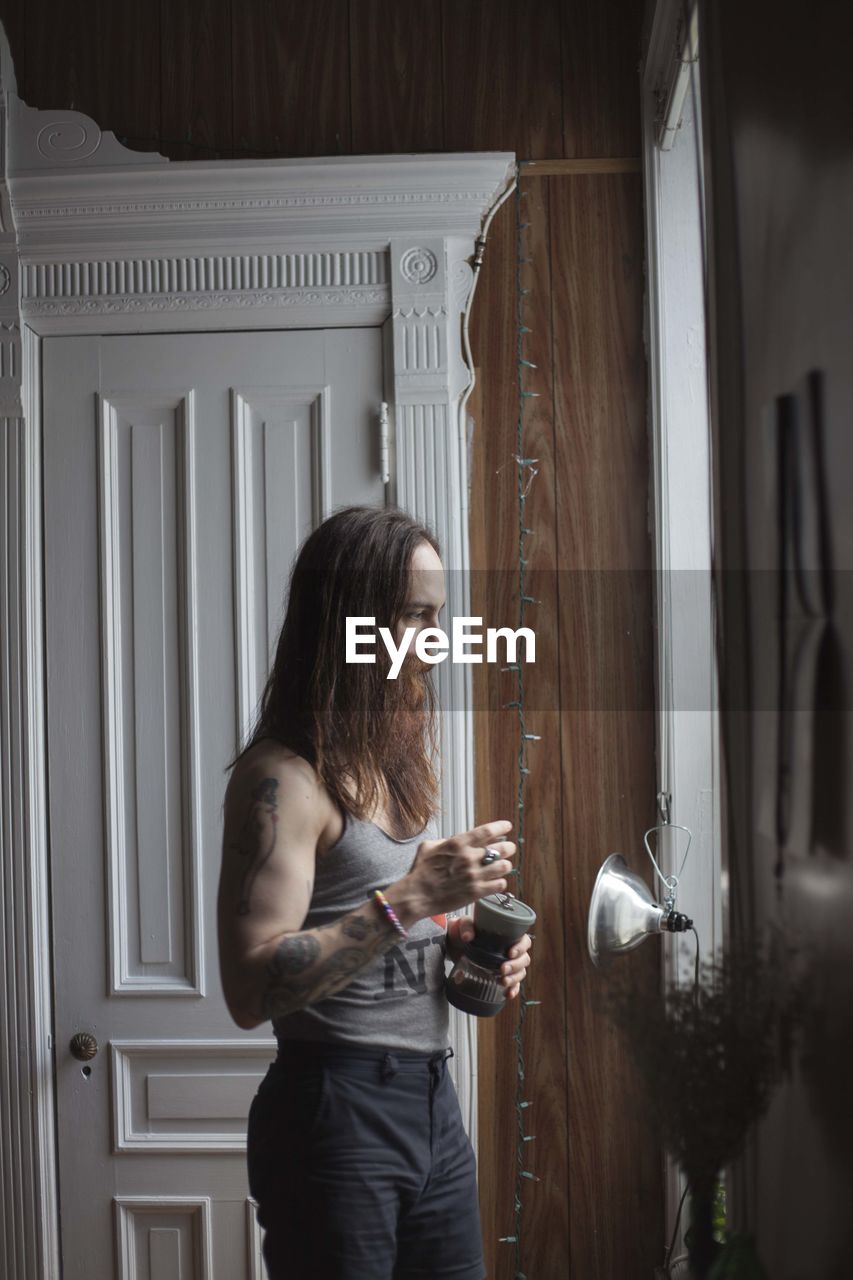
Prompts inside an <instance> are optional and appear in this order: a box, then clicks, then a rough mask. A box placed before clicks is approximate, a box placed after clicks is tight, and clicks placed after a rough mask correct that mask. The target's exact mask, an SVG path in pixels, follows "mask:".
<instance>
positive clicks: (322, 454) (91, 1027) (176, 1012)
mask: <svg viewBox="0 0 853 1280" xmlns="http://www.w3.org/2000/svg"><path fill="white" fill-rule="evenodd" d="M381 359H382V356H381V343H380V334H379V331H378V330H375V329H347V330H333V331H328V332H322V331H317V330H312V331H307V332H288V333H277V332H262V333H240V334H230V333H229V334H205V335H202V334H184V335H137V336H127V337H125V336H121V337H109V338H97V337H91V338H90V337H69V338H48V339H46V340H45V342H44V468H45V474H44V484H45V557H46V572H45V583H46V631H47V699H48V751H49V757H48V758H49V806H50V807H49V813H50V844H51V873H52V893H53V906H54V916H53V944H54V973H55V998H56V1030H57V1077H58V1131H59V1146H60V1150H59V1166H60V1202H61V1210H62V1224H63V1262H64V1276H65V1280H83V1278H84V1277H86V1278H87V1280H89V1278H91V1277H95V1280H107V1278H108V1277H113V1276H115V1277H119V1278H121V1280H124V1277H131V1276H133V1277H147V1276H150V1277H152V1278H156V1280H169V1277H172V1276H175V1277H178V1276H180V1277H181V1278H182V1280H187V1277H192V1278H193V1280H196V1278H198V1280H207V1278H208V1277H215V1278H216V1280H226V1278H227V1280H240V1277H246V1280H250V1278H252V1277H255V1276H257V1277H259V1278H260V1277H261V1275H262V1272H261V1270H260V1269H259V1266H260V1264H259V1253H258V1250H259V1232H258V1229H257V1225H256V1223H255V1221H254V1215H253V1212H252V1206H251V1203H250V1202H249V1200H248V1187H247V1183H246V1173H245V1121H246V1116H247V1113H248V1107H249V1103H250V1101H251V1098H252V1095H253V1093H254V1090H255V1089H256V1087H257V1084H258V1083H259V1081H260V1079H261V1078H262V1076H263V1074H264V1072H265V1070H266V1067H267V1065H268V1063H269V1062H270V1060H271V1058H272V1057H273V1056H274V1041H273V1040H272V1039H271V1038H269V1037H266V1036H259V1035H257V1033H255V1034H252V1035H247V1034H246V1033H245V1032H241V1031H239V1030H238V1028H236V1027H235V1026H234V1024H233V1023H232V1022H231V1020H230V1017H229V1015H228V1013H227V1010H226V1008H225V1004H224V1000H223V998H222V993H221V988H220V983H219V968H218V957H217V947H216V910H215V908H216V890H217V881H218V875H219V857H220V841H221V807H222V797H223V793H224V788H225V783H226V781H227V777H226V774H225V772H224V770H225V765H226V763H227V762H228V760H229V759H230V757H231V755H232V753H233V751H234V748H235V743H236V741H237V738H238V735H239V734H240V733H242V732H243V730H244V729H245V727H246V726H247V724H248V723H249V722H250V720H251V718H252V715H253V712H254V710H255V705H256V702H257V699H258V697H259V695H260V692H261V688H262V686H263V681H264V678H265V675H266V671H267V666H268V662H269V658H270V654H271V645H272V643H273V641H274V639H275V636H276V634H277V631H278V628H279V626H280V623H281V617H282V605H283V595H284V590H285V587H286V581H287V574H288V571H289V568H290V564H291V561H292V558H293V556H294V554H295V551H296V549H297V547H298V545H299V543H300V542H301V540H302V539H303V537H304V536H305V535H306V534H307V533H308V532H309V531H310V529H311V528H313V527H314V526H315V525H316V524H317V523H319V521H320V520H321V519H322V518H323V517H324V516H325V515H326V514H328V513H329V512H330V511H331V510H333V509H334V508H335V507H337V506H340V505H343V504H344V503H349V502H367V503H371V504H373V505H382V504H383V503H384V486H383V484H382V481H381V476H380V473H379V448H378V440H377V428H376V425H375V424H376V420H377V411H378V407H379V402H380V399H381V388H382V369H381ZM76 1032H88V1033H90V1034H91V1035H93V1036H94V1037H95V1039H96V1040H97V1042H98V1052H97V1054H96V1055H95V1056H94V1057H93V1058H92V1059H91V1060H90V1061H89V1062H86V1063H82V1062H80V1061H78V1060H76V1059H75V1058H74V1057H73V1056H72V1054H71V1052H70V1050H69V1041H70V1040H71V1037H72V1036H73V1035H74V1034H75V1033H76Z"/></svg>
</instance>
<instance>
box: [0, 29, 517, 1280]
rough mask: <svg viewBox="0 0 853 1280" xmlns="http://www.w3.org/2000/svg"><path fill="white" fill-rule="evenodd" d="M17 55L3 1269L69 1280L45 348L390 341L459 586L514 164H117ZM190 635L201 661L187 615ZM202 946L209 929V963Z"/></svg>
mask: <svg viewBox="0 0 853 1280" xmlns="http://www.w3.org/2000/svg"><path fill="white" fill-rule="evenodd" d="M0 57H2V74H0V134H2V139H3V141H4V142H5V148H4V151H3V165H4V169H3V172H0V206H2V214H3V218H2V227H3V229H4V230H3V231H2V232H1V233H0V325H2V327H3V330H4V332H5V333H6V334H7V335H8V336H7V337H4V339H3V345H4V360H3V364H2V372H0V401H2V403H0V421H2V423H3V428H4V435H3V447H2V449H0V495H2V499H0V500H2V503H3V511H2V521H3V527H4V530H5V532H6V534H7V538H6V542H5V546H6V548H7V549H6V551H5V553H4V555H3V556H2V557H0V579H2V581H1V582H0V585H2V587H3V588H4V590H3V592H2V594H0V609H2V618H0V621H2V623H3V625H2V636H0V660H2V663H3V667H2V669H3V671H4V672H8V673H9V678H8V680H7V681H6V683H4V684H3V686H2V688H0V695H1V696H0V731H2V734H3V742H2V745H3V751H2V761H3V763H2V765H0V818H2V828H0V858H2V865H0V873H2V883H3V886H4V893H3V897H2V905H3V907H4V910H5V925H6V936H7V937H8V938H10V940H11V944H12V948H13V951H14V962H13V963H7V964H6V967H5V973H4V975H3V977H2V978H0V1004H2V1006H3V1008H2V1010H0V1012H4V1013H5V1017H6V1020H5V1023H4V1025H6V1026H8V1027H15V1028H16V1030H17V1040H15V1039H14V1038H9V1039H6V1040H5V1041H4V1045H3V1048H2V1050H0V1075H2V1080H3V1081H4V1083H5V1089H6V1097H7V1098H8V1101H9V1108H10V1109H9V1123H8V1124H6V1125H4V1126H3V1129H2V1131H0V1157H2V1166H0V1167H2V1169H3V1170H4V1171H5V1173H6V1174H7V1175H8V1176H4V1177H3V1179H2V1185H3V1190H2V1192H0V1195H1V1196H2V1197H3V1205H2V1209H3V1212H4V1215H5V1222H6V1225H7V1242H6V1244H5V1245H4V1248H5V1255H3V1262H4V1263H5V1274H6V1275H8V1277H9V1280H52V1278H53V1277H55V1276H56V1275H58V1274H59V1231H58V1213H57V1208H58V1206H57V1195H56V1149H55V1137H56V1135H55V1133H54V1128H53V1114H54V1083H53V1069H54V1067H53V1054H52V1050H53V1045H52V1040H51V1035H50V1027H51V1016H52V1014H51V1000H52V995H51V993H52V980H51V966H50V958H49V955H50V950H49V949H50V937H51V929H50V917H49V912H48V905H49V882H48V875H49V856H48V844H47V817H46V814H47V793H46V741H45V723H44V720H45V690H44V619H43V614H42V542H41V519H42V501H43V499H42V489H41V456H40V449H41V443H40V442H41V418H40V398H39V389H40V382H41V369H40V354H39V353H40V338H41V336H42V335H48V334H75V333H77V334H80V333H95V334H106V333H138V332H146V331H147V332H153V331H155V330H158V331H159V330H164V329H167V330H170V331H172V330H183V331H196V332H197V331H202V330H216V329H218V330H228V329H235V328H239V329H264V328H276V329H286V328H305V327H310V326H322V327H328V328H335V327H340V326H342V325H347V326H351V325H374V326H375V325H382V326H383V327H384V329H385V338H386V341H385V348H384V349H385V351H386V382H387V386H386V392H385V398H386V400H387V401H388V404H389V409H390V415H391V421H392V424H393V428H394V429H393V431H392V434H391V440H390V446H391V463H392V478H391V483H390V487H389V490H388V496H389V500H390V501H392V502H396V503H398V504H399V505H400V506H402V507H405V508H406V509H407V510H409V511H411V512H412V513H413V514H414V515H416V516H418V517H420V518H422V519H424V520H426V521H428V522H429V524H430V525H431V526H432V528H433V529H434V530H435V532H436V534H437V535H438V538H439V540H440V542H441V547H442V552H443V561H444V564H445V567H446V568H447V569H448V570H453V571H457V570H464V569H467V567H468V555H469V551H468V528H467V503H468V495H467V485H468V476H467V444H466V435H465V431H464V429H463V427H462V426H461V424H460V422H459V412H458V410H459V402H460V398H461V396H462V393H463V392H464V389H465V387H466V385H467V383H468V381H469V374H468V370H467V368H466V366H465V364H464V359H463V353H462V346H461V316H462V312H463V310H464V308H465V304H466V301H467V298H468V295H469V293H470V290H471V285H472V282H473V274H472V271H471V267H470V264H469V259H470V258H471V257H472V255H473V251H474V240H475V238H476V236H477V235H478V234H479V232H480V229H481V226H482V222H483V219H484V217H485V215H486V214H487V213H488V210H489V209H490V207H491V206H492V205H493V204H494V203H495V201H496V200H497V199H498V198H499V196H500V195H501V193H502V192H503V191H504V189H505V188H506V186H507V185H508V184H509V183H510V182H511V180H512V177H513V175H514V171H515V157H514V156H513V155H512V154H511V153H506V152H485V153H468V154H466V153H462V154H437V155H391V156H345V157H333V158H325V157H322V158H319V159H307V160H303V159H298V160H265V161H254V160H251V161H213V162H207V161H205V162H201V161H200V162H187V163H173V162H169V161H168V160H165V159H164V158H163V157H161V156H156V155H151V154H148V153H139V152H133V151H130V150H128V149H126V148H124V147H122V146H121V145H120V144H119V143H118V142H117V141H116V139H115V138H114V136H113V135H112V134H110V133H108V132H103V131H101V130H100V128H99V127H98V126H97V124H96V123H95V122H94V121H92V120H89V119H88V118H87V117H85V116H82V115H81V114H80V113H77V112H69V111H39V110H36V109H34V108H30V107H28V106H27V105H26V104H24V103H22V102H21V101H20V99H18V98H17V96H16V94H15V85H14V73H13V70H12V65H11V57H10V54H9V48H8V43H7V41H6V38H5V33H3V31H2V27H0ZM21 339H23V343H22V342H21ZM6 348H8V352H7V351H6ZM6 355H8V359H6V358H5V356H6ZM22 361H23V363H22ZM22 375H23V384H22ZM378 408H379V406H377V411H378ZM189 461H190V462H191V459H190V460H189ZM190 514H191V513H190ZM450 581H451V583H452V582H458V583H460V584H462V585H461V587H460V590H461V593H462V594H466V593H467V577H466V576H465V575H463V574H461V573H453V574H451V576H450ZM7 602H8V608H7ZM451 603H452V607H453V610H454V611H459V610H462V611H464V612H469V611H470V610H469V608H467V607H464V608H463V605H464V601H456V600H455V599H454V600H453V601H452V602H451V601H450V599H449V600H448V606H449V607H450V606H451ZM7 613H8V616H7ZM187 625H188V627H189V635H188V643H189V644H190V647H191V643H192V639H193V636H192V619H191V617H188V623H187ZM448 665H449V664H442V671H441V674H440V681H444V682H447V681H450V680H452V681H453V685H452V687H451V686H450V685H449V684H444V685H441V692H442V700H443V702H445V705H449V706H451V707H452V708H453V709H452V710H449V711H447V712H446V713H445V714H444V715H443V718H442V754H443V771H442V809H443V815H442V822H443V830H444V831H445V832H448V833H450V832H452V831H459V830H464V829H466V828H467V827H469V826H470V825H471V822H472V819H473V805H474V791H473V787H474V771H473V725H472V717H471V712H470V697H467V698H466V694H468V693H469V692H470V690H469V686H468V684H467V683H466V682H467V681H468V680H470V673H469V672H468V671H467V669H466V670H464V671H462V672H460V671H458V670H457V669H455V668H454V670H453V672H452V673H449V672H446V670H445V669H446V668H447V667H448ZM190 674H191V673H190ZM200 945H201V935H199V936H198V937H197V938H196V939H195V942H194V950H195V951H197V949H198V947H199V946H200ZM11 955H12V953H11V952H10V953H9V956H10V958H11ZM472 1022H473V1020H471V1019H466V1018H465V1016H464V1015H462V1014H458V1013H457V1012H456V1011H455V1010H454V1011H452V1019H451V1027H452V1036H453V1041H454V1047H455V1050H456V1057H455V1058H454V1059H452V1060H451V1069H452V1071H453V1074H454V1078H455V1080H456V1085H457V1089H458V1091H459V1098H460V1104H461V1107H462V1113H463V1117H464V1118H465V1122H466V1126H467V1128H468V1132H469V1134H470V1135H471V1137H472V1141H473V1142H474V1144H475V1146H476V1112H477V1097H476V1024H474V1026H473V1027H472V1025H471V1023H472ZM22 1189H23V1190H22ZM142 1207H143V1206H142V1205H141V1203H140V1209H141V1208H142ZM132 1209H133V1206H132V1204H131V1202H129V1201H128V1202H122V1205H121V1206H117V1211H118V1212H119V1214H120V1220H121V1222H123V1223H124V1224H125V1226H127V1223H128V1217H127V1215H128V1213H130V1212H132Z"/></svg>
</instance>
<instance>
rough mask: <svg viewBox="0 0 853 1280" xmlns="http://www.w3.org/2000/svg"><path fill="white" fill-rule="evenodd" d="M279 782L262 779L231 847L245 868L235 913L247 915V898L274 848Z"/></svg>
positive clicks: (271, 779) (253, 793)
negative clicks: (243, 861)
mask: <svg viewBox="0 0 853 1280" xmlns="http://www.w3.org/2000/svg"><path fill="white" fill-rule="evenodd" d="M277 791H278V781H277V780H276V779H275V778H264V780H263V782H260V783H259V784H258V786H257V787H255V790H254V791H253V792H252V803H251V806H250V808H249V812H248V814H247V815H246V821H245V822H244V823H243V827H242V829H241V831H240V835H239V836H238V838H237V840H236V841H235V842H234V844H233V846H232V847H233V848H234V850H235V851H236V852H237V854H238V855H239V856H240V857H241V858H243V859H245V862H246V869H245V872H244V873H243V883H242V885H241V888H240V900H239V902H238V903H237V914H238V915H241V916H245V915H248V914H249V909H250V908H249V898H250V895H251V892H252V885H253V884H254V883H255V880H256V878H257V875H258V872H259V871H260V869H261V867H262V866H263V865H264V863H265V862H266V861H267V859H268V858H269V857H270V855H271V854H272V851H273V849H274V848H275V837H276V828H277V825H278V796H277V795H276V792H277Z"/></svg>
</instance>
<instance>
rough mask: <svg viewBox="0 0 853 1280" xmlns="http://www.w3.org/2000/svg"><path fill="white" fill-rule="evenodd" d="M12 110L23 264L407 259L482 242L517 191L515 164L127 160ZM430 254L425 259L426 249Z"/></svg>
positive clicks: (385, 158)
mask: <svg viewBox="0 0 853 1280" xmlns="http://www.w3.org/2000/svg"><path fill="white" fill-rule="evenodd" d="M9 104H10V126H11V127H10V153H9V160H10V163H9V188H10V193H11V199H12V205H13V209H14V214H15V221H16V225H17V228H18V247H19V250H20V253H21V257H22V260H23V261H24V262H25V263H38V262H45V261H54V262H56V261H63V260H67V259H69V258H72V259H85V258H90V259H91V258H116V259H118V258H133V257H141V256H145V255H153V256H161V255H162V256H164V257H165V256H169V257H182V256H192V255H193V254H194V253H198V251H199V249H200V248H201V247H202V246H203V247H204V248H207V249H209V251H211V252H214V253H218V252H226V253H227V252H230V253H233V254H235V255H236V254H239V253H240V251H241V250H244V251H245V252H246V253H249V254H252V253H258V252H261V253H272V252H275V251H281V250H282V249H284V248H285V247H286V246H287V247H291V246H294V247H295V246H298V247H299V248H304V247H305V246H307V245H312V244H317V243H318V242H320V243H322V242H325V243H326V244H328V243H329V242H331V243H332V244H335V243H336V244H337V245H339V246H340V247H341V248H342V249H343V248H351V249H353V250H355V249H361V250H363V251H375V250H377V249H378V248H380V247H383V248H386V249H387V245H388V243H389V240H390V239H391V238H393V237H400V238H404V239H405V240H406V241H407V245H406V248H407V249H408V250H410V252H411V258H410V260H409V263H408V267H409V269H410V270H412V271H415V272H416V273H418V276H417V279H416V280H413V283H418V282H423V281H424V280H425V279H426V278H429V277H425V276H424V274H423V273H424V272H428V273H433V274H434V272H435V270H436V269H437V265H438V264H437V263H434V262H433V261H432V260H431V256H430V255H431V251H430V250H429V247H428V244H427V242H428V241H429V240H430V238H434V237H436V236H445V235H460V236H465V237H471V236H475V235H477V234H478V232H479V230H480V225H481V222H482V218H483V216H484V215H485V213H486V212H487V210H488V209H489V208H490V207H491V205H492V204H493V202H494V200H495V198H496V196H497V195H498V194H499V192H500V191H501V190H502V189H503V188H504V187H505V186H506V183H507V181H508V179H509V178H510V176H511V174H512V171H513V167H514V157H513V156H512V155H511V154H510V153H506V152H473V153H460V154H453V153H444V152H440V153H437V154H428V155H413V154H404V155H380V156H319V157H300V158H294V159H283V160H193V161H170V160H166V159H164V158H163V157H162V156H158V155H153V154H151V153H149V152H139V151H131V150H129V149H128V148H126V147H123V146H121V144H120V143H118V142H117V140H116V139H115V138H114V137H113V135H112V134H109V133H107V132H102V131H101V130H100V129H99V127H98V125H97V124H96V123H95V122H94V121H93V120H89V119H88V117H86V116H84V115H82V114H81V113H80V112H74V111H70V112H69V111H65V112H62V111H38V110H35V109H34V108H32V107H28V106H27V105H26V104H25V103H23V102H21V101H20V99H18V98H17V97H15V95H14V94H10V95H9ZM423 246H426V248H425V249H424V247H423Z"/></svg>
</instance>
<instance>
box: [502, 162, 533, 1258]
mask: <svg viewBox="0 0 853 1280" xmlns="http://www.w3.org/2000/svg"><path fill="white" fill-rule="evenodd" d="M523 164H524V161H520V162H519V168H518V180H517V182H516V186H515V230H516V255H515V256H516V268H515V284H516V288H515V292H516V383H517V393H518V409H517V414H516V451H515V454H514V455H513V456H514V458H515V463H516V474H517V488H518V618H519V626H524V618H525V608H526V607H527V606H529V605H534V604H539V603H541V602H540V601H539V600H538V599H537V598H536V597H535V596H531V595H529V594H528V591H527V586H526V582H525V570H526V567H527V564H528V556H527V555H526V551H527V547H526V544H525V538H527V537H529V536H531V535H532V534H533V529H532V528H531V527H530V526H529V525H528V524H527V520H526V515H525V508H526V504H527V498H528V494H529V492H530V487H531V485H532V484H533V481H534V479H535V477H536V475H537V474H538V470H539V469H538V467H537V465H536V464H537V463H538V461H539V459H538V458H531V457H528V456H526V454H525V452H524V420H525V410H526V407H527V402H528V400H530V399H534V398H536V397H537V396H538V395H539V392H538V391H531V390H529V389H528V388H527V387H526V386H525V385H524V384H525V379H526V376H527V370H528V369H535V368H536V367H537V366H536V365H535V364H534V363H533V361H532V360H528V359H527V356H526V355H525V340H526V338H527V337H528V335H529V334H531V333H532V332H533V331H532V330H531V329H530V328H528V326H527V325H526V324H525V323H524V306H525V303H524V299H525V298H526V296H527V295H528V294H529V293H530V290H529V289H526V288H524V287H523V285H522V268H523V267H524V266H525V265H526V264H527V263H529V262H530V261H531V259H530V258H526V257H525V256H524V243H523V242H524V232H525V231H526V230H527V229H528V227H529V226H530V223H529V222H525V221H524V220H523V217H522V204H521V202H522V200H524V199H526V198H527V195H528V192H527V191H522V189H521V170H522V166H523ZM501 670H502V671H514V672H515V679H516V696H515V697H514V698H513V699H512V700H511V701H510V702H505V703H503V704H502V705H503V707H504V708H505V709H511V708H513V707H514V708H515V709H516V711H517V713H518V727H519V745H518V789H517V796H518V798H517V801H516V809H517V811H518V822H517V835H516V837H515V839H516V843H517V845H518V854H517V858H516V872H517V876H516V883H517V894H516V896H517V897H518V898H520V899H521V900H522V901H524V889H523V875H524V853H525V826H524V814H525V808H524V786H525V779H526V778H527V775H528V774H529V773H530V768H529V767H528V764H527V744H528V743H529V742H537V741H538V740H539V738H540V736H541V735H540V734H538V733H531V732H530V730H529V729H528V728H527V723H526V719H525V696H524V668H523V665H522V663H521V662H520V661H519V662H514V663H511V664H510V665H509V666H507V667H502V668H501ZM531 936H532V935H531ZM522 989H523V988H522ZM538 1004H541V1001H540V1000H528V999H527V998H526V997H525V996H523V995H519V998H518V1017H517V1021H516V1027H515V1031H514V1032H513V1040H514V1041H515V1047H516V1090H515V1111H516V1129H517V1135H516V1177H515V1194H514V1202H513V1204H514V1219H515V1222H514V1229H513V1232H512V1234H511V1235H506V1236H500V1237H499V1240H498V1243H499V1244H512V1245H514V1246H515V1280H527V1277H526V1275H525V1273H524V1271H522V1269H521V1267H522V1262H521V1254H522V1215H523V1208H524V1202H523V1200H522V1191H523V1188H524V1184H525V1181H529V1182H538V1181H539V1178H538V1176H537V1175H536V1174H535V1173H533V1171H532V1170H531V1169H528V1168H527V1161H528V1151H529V1150H530V1146H529V1144H530V1143H532V1142H534V1141H535V1139H536V1135H535V1133H528V1132H527V1127H526V1120H527V1112H528V1109H529V1108H530V1107H531V1106H532V1105H533V1103H532V1102H531V1100H530V1099H529V1098H525V1096H524V1094H525V1093H526V1092H527V1090H526V1086H525V1078H526V1070H525V1067H526V1064H525V1060H524V1023H525V1020H526V1018H527V1010H528V1009H529V1008H531V1007H532V1006H534V1005H538Z"/></svg>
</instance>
